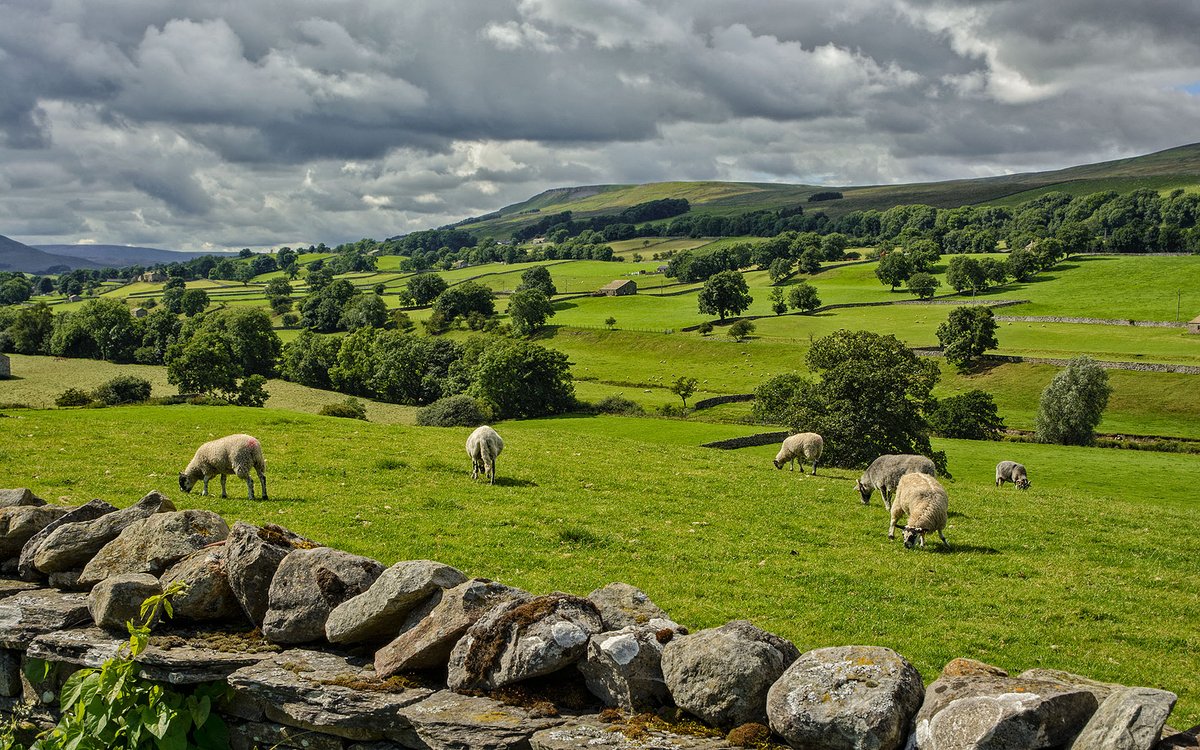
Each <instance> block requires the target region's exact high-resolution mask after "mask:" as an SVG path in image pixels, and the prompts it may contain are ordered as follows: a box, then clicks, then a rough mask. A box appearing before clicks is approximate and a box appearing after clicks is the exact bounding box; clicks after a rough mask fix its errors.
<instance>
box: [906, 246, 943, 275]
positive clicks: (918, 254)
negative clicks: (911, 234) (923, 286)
mask: <svg viewBox="0 0 1200 750" xmlns="http://www.w3.org/2000/svg"><path fill="white" fill-rule="evenodd" d="M904 254H905V255H907V256H908V257H909V258H911V259H912V267H913V272H920V273H928V272H929V271H932V270H933V267H934V265H935V264H936V263H937V262H938V261H939V260H941V259H942V250H941V248H939V247H938V244H937V243H936V242H934V241H933V240H927V239H919V240H913V241H912V242H909V243H908V245H907V246H906V247H905V248H904Z"/></svg>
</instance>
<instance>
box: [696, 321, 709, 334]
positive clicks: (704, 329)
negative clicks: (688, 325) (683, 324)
mask: <svg viewBox="0 0 1200 750" xmlns="http://www.w3.org/2000/svg"><path fill="white" fill-rule="evenodd" d="M696 331H697V332H698V333H699V334H700V335H701V336H707V335H708V334H710V333H712V332H713V324H712V323H710V322H708V321H707V320H706V321H704V322H703V323H701V324H700V325H698V326H696Z"/></svg>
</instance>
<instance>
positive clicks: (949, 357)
mask: <svg viewBox="0 0 1200 750" xmlns="http://www.w3.org/2000/svg"><path fill="white" fill-rule="evenodd" d="M937 337H938V342H939V343H940V344H941V345H942V351H943V353H944V354H945V356H946V361H947V362H949V363H950V364H952V365H954V366H955V367H956V368H957V369H958V371H959V372H966V371H967V370H969V369H971V367H972V366H973V365H974V364H975V362H976V361H977V360H978V359H979V357H980V356H982V355H983V353H984V352H985V351H987V350H988V349H995V348H996V347H997V346H998V345H999V342H997V341H996V316H995V315H993V314H992V310H991V308H989V307H985V306H983V305H971V306H968V307H956V308H954V309H953V310H951V311H950V316H949V317H948V318H946V321H945V322H944V323H942V324H941V325H939V326H938V329H937Z"/></svg>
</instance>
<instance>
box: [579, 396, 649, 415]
mask: <svg viewBox="0 0 1200 750" xmlns="http://www.w3.org/2000/svg"><path fill="white" fill-rule="evenodd" d="M592 411H594V412H596V413H597V414H623V415H625V416H630V417H632V416H638V415H641V414H645V413H646V410H645V409H643V408H642V405H641V404H639V403H637V402H636V401H633V400H631V399H627V398H625V397H624V396H617V395H615V394H614V395H612V396H605V397H604V398H602V399H600V400H599V401H597V402H596V403H595V404H594V405H593V406H592Z"/></svg>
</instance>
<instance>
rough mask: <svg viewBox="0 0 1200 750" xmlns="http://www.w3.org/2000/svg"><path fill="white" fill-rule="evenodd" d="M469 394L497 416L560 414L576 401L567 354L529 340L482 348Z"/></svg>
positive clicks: (506, 342) (520, 416) (501, 343)
mask: <svg viewBox="0 0 1200 750" xmlns="http://www.w3.org/2000/svg"><path fill="white" fill-rule="evenodd" d="M470 394H471V395H472V396H475V397H476V398H478V399H480V400H482V401H484V402H486V403H488V404H490V405H491V406H492V408H493V409H494V411H495V415H496V416H497V417H498V418H512V417H519V418H525V417H539V416H543V415H546V414H559V413H562V412H565V411H567V410H568V409H570V408H571V407H572V406H574V405H575V386H574V384H573V383H572V382H571V370H570V367H569V365H568V362H567V355H565V354H563V353H562V352H558V351H553V350H551V349H547V348H545V347H542V346H538V345H537V344H534V343H531V342H528V341H502V342H499V343H496V344H492V345H491V346H488V347H487V348H486V349H484V350H483V352H482V353H481V354H480V355H479V362H478V364H477V365H476V366H475V368H474V382H473V383H472V385H471V388H470Z"/></svg>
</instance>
